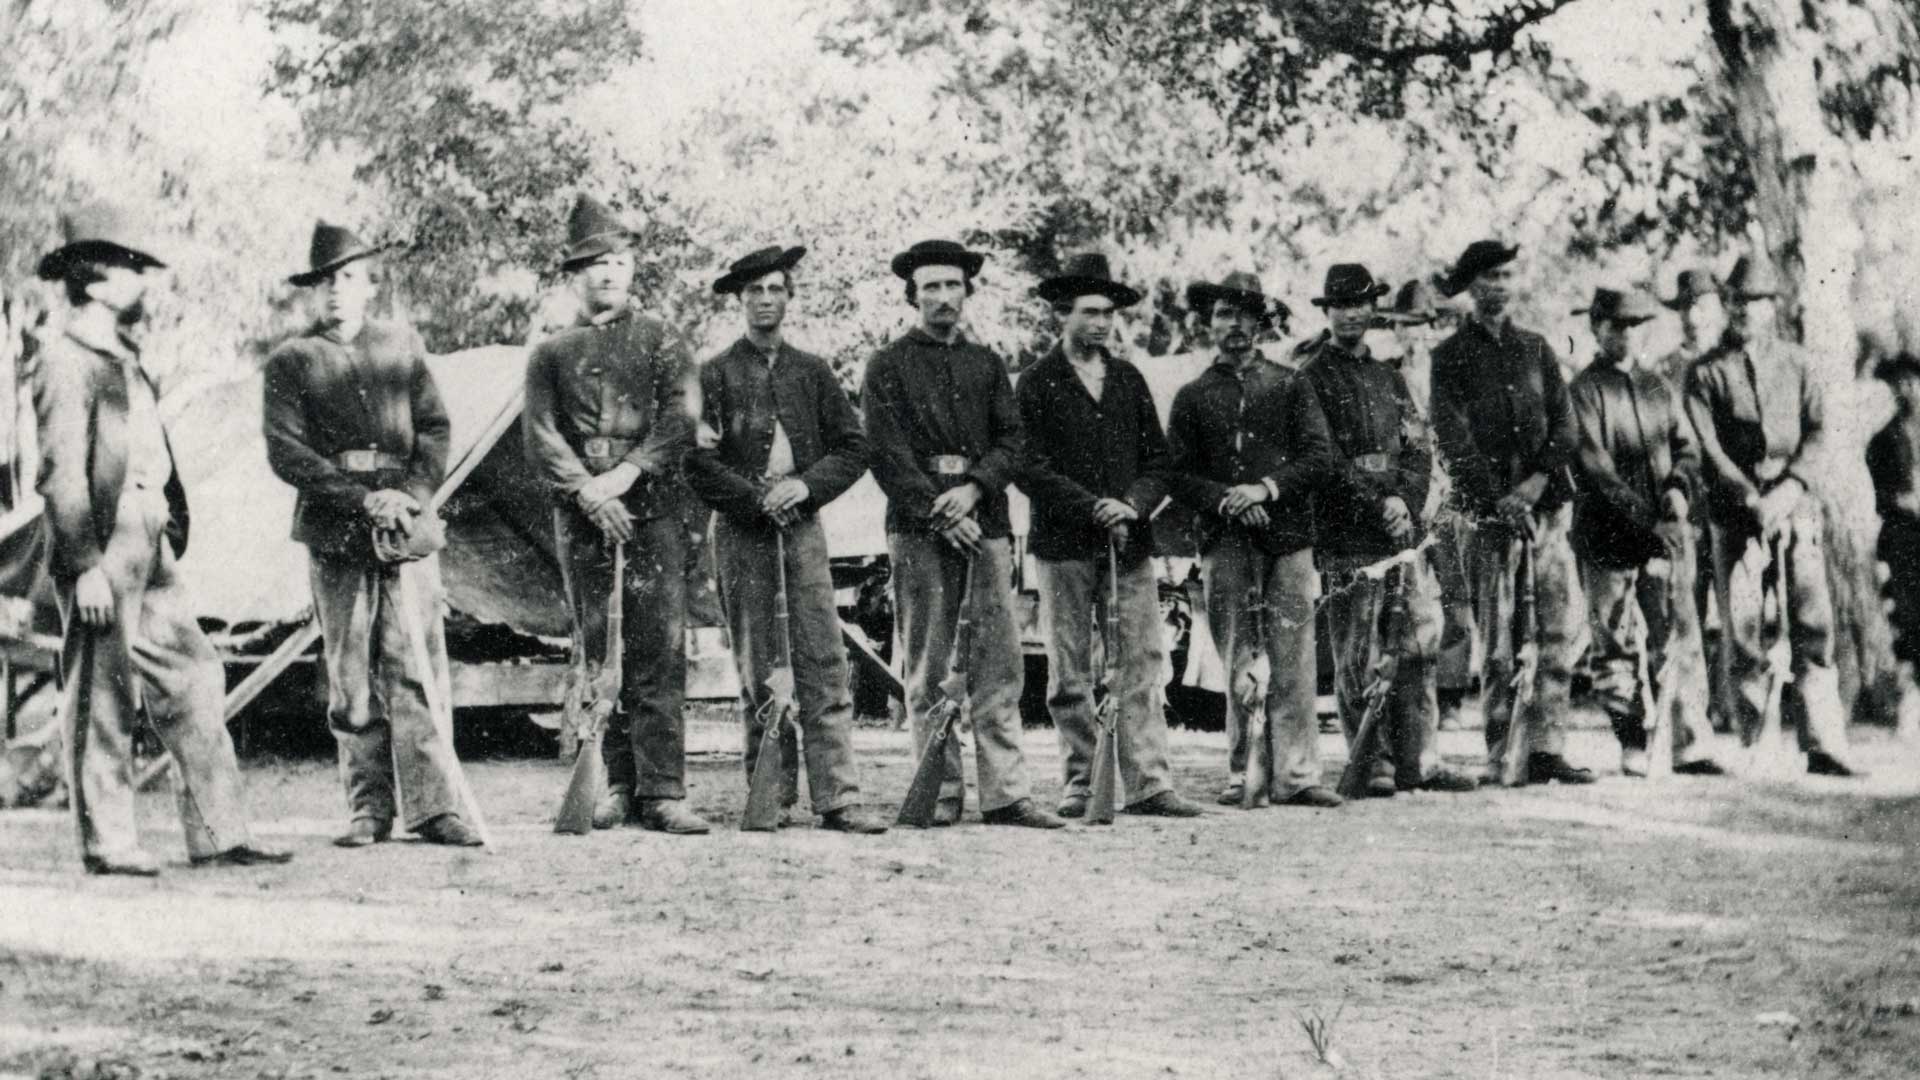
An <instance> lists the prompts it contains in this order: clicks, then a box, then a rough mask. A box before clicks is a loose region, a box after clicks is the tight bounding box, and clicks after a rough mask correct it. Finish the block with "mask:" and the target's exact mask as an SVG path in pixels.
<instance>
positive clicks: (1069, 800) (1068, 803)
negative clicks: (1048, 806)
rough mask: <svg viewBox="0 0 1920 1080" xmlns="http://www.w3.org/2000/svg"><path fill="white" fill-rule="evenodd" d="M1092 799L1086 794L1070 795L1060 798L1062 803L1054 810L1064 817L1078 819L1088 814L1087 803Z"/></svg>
mask: <svg viewBox="0 0 1920 1080" xmlns="http://www.w3.org/2000/svg"><path fill="white" fill-rule="evenodd" d="M1090 801H1092V800H1091V799H1090V798H1089V797H1088V796H1086V795H1069V796H1067V797H1066V798H1064V799H1061V800H1060V805H1059V806H1056V807H1054V808H1053V812H1054V813H1056V814H1059V815H1060V816H1061V817H1063V818H1073V819H1074V820H1076V821H1077V820H1079V819H1080V818H1083V817H1086V816H1087V803H1088V802H1090Z"/></svg>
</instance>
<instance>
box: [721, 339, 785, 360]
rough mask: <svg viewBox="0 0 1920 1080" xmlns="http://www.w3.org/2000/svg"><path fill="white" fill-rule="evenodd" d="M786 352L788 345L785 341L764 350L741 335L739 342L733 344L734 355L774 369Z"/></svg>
mask: <svg viewBox="0 0 1920 1080" xmlns="http://www.w3.org/2000/svg"><path fill="white" fill-rule="evenodd" d="M786 351H787V343H786V342H785V341H779V342H775V343H774V346H773V348H771V349H763V348H761V347H760V346H758V345H755V344H754V343H753V339H752V338H750V337H748V336H747V335H745V334H741V335H740V337H739V340H737V341H735V342H734V343H733V352H734V355H736V356H740V357H743V358H745V359H748V360H752V361H755V362H756V363H760V364H764V365H766V366H767V367H772V366H774V365H775V364H777V363H778V362H779V360H780V357H781V356H783V355H784V354H785V353H786Z"/></svg>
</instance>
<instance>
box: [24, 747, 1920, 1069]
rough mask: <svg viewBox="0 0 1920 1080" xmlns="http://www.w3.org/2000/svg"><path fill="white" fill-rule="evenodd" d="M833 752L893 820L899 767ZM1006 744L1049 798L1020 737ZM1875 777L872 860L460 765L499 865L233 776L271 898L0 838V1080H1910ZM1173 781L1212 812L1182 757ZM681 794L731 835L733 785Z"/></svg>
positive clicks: (1906, 941) (1910, 832)
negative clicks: (599, 808) (372, 832)
mask: <svg viewBox="0 0 1920 1080" xmlns="http://www.w3.org/2000/svg"><path fill="white" fill-rule="evenodd" d="M1865 737H1866V736H1863V738H1865ZM1478 738H1479V734H1478V732H1458V733H1450V734H1449V735H1448V736H1446V739H1447V742H1446V749H1447V751H1448V752H1449V755H1450V756H1451V757H1454V758H1455V759H1456V760H1458V761H1461V762H1467V761H1471V760H1472V758H1473V754H1474V749H1475V744H1476V742H1477V740H1478ZM696 742H697V743H704V744H705V745H730V742H731V736H730V734H729V733H727V732H724V731H713V730H709V731H707V732H706V733H705V737H704V740H696ZM857 742H858V745H859V748H860V749H861V751H863V752H864V754H865V762H866V771H865V780H866V783H867V787H868V789H869V791H870V792H872V793H874V795H875V796H877V801H881V802H886V803H889V804H891V803H893V802H895V801H897V799H898V797H899V795H900V793H901V792H902V791H903V790H904V788H905V786H906V781H907V773H908V769H909V763H908V755H907V746H906V739H905V736H904V735H903V734H900V733H896V732H893V731H888V730H875V729H868V730H862V731H861V732H860V733H859V738H858V740H857ZM1028 747H1029V750H1030V753H1031V757H1032V760H1033V761H1034V764H1035V767H1036V779H1037V780H1038V781H1039V784H1038V786H1039V789H1040V793H1041V794H1042V795H1043V796H1044V797H1047V798H1048V799H1049V800H1050V799H1051V797H1052V796H1053V795H1054V793H1055V784H1056V781H1055V779H1054V776H1055V769H1056V760H1057V758H1056V753H1055V749H1054V743H1053V736H1052V733H1051V732H1048V731H1030V732H1028ZM1324 750H1325V753H1326V760H1327V764H1328V766H1329V769H1331V768H1332V767H1333V766H1335V765H1337V763H1338V760H1339V755H1340V748H1339V740H1338V739H1337V738H1329V739H1327V740H1326V742H1325V745H1324ZM1574 751H1575V752H1574V756H1575V757H1576V758H1579V759H1582V760H1585V761H1587V762H1590V763H1593V764H1596V765H1604V764H1607V763H1610V762H1611V761H1612V758H1613V755H1612V752H1611V749H1610V746H1609V741H1608V740H1607V739H1606V738H1605V737H1604V735H1602V734H1601V733H1583V734H1582V735H1581V736H1580V737H1579V739H1578V741H1577V742H1576V745H1575V748H1574ZM1871 756H1872V757H1874V758H1876V759H1878V764H1879V766H1880V768H1879V772H1878V773H1877V776H1876V778H1875V779H1874V780H1872V781H1870V782H1868V783H1866V784H1856V785H1851V786H1849V785H1847V784H1843V783H1840V782H1835V781H1825V782H1823V781H1817V780H1804V781H1800V782H1797V783H1793V784H1784V785H1782V784H1775V785H1764V786H1763V785H1752V784H1745V783H1741V782H1737V781H1728V780H1721V781H1706V780H1688V779H1673V780H1669V781H1663V782H1659V783H1655V784H1649V783H1645V782H1634V781H1628V780H1625V779H1622V778H1619V777H1610V778H1609V779H1607V780H1605V781H1603V782H1602V783H1600V784H1598V785H1595V786H1593V787H1590V788H1585V789H1567V788H1560V787H1551V788H1533V789H1527V790H1524V791H1517V792H1507V791H1500V792H1488V793H1483V794H1477V795H1470V796H1439V795H1416V796H1412V797H1408V796H1402V797H1399V798H1395V799H1393V800H1390V801H1371V802H1368V803H1365V804H1362V805H1356V806H1350V807H1348V808H1345V809H1343V810H1339V811H1332V812H1325V811H1304V810H1291V809H1269V810H1260V811H1255V812H1251V813H1242V812H1239V811H1226V810H1222V811H1219V812H1217V813H1213V814H1209V815H1208V816H1207V817H1205V818H1203V819H1200V820H1198V821H1195V822H1177V823H1176V822H1165V821H1158V820H1149V819H1141V818H1133V817H1125V816H1123V817H1122V818H1121V819H1120V821H1119V823H1118V824H1117V825H1116V826H1115V827H1113V828H1111V829H1089V828H1083V827H1075V828H1072V829H1069V830H1067V831H1066V832H1065V833H1055V834H1036V833H1027V832H1021V831H1015V830H1003V829H996V828H985V827H982V826H980V825H979V824H977V823H976V822H972V821H970V822H969V823H967V824H964V825H963V826H961V827H959V828H956V829H947V830H939V831H934V832H927V833H918V832H912V831H905V832H894V833H891V834H889V835H887V836H884V837H879V838H873V839H865V838H861V839H856V838H850V837H844V836H840V835H836V834H829V833H823V832H819V831H816V830H814V829H812V828H810V827H799V828H795V829H791V830H788V831H785V832H783V833H781V834H778V835H776V836H745V835H741V834H738V833H735V832H732V831H731V830H730V829H727V830H723V831H721V832H718V833H716V834H715V835H713V836H709V837H706V838H668V837H663V836H659V835H655V834H650V833H642V832H638V831H633V830H620V831H618V832H614V833H605V834H599V835H596V836H594V837H590V838H564V837H555V836H553V835H551V834H550V833H549V832H548V828H547V821H548V815H549V814H550V812H551V809H552V803H553V802H554V800H555V799H557V797H558V795H559V792H560V790H561V788H562V786H563V785H564V783H565V774H564V771H563V770H562V769H561V768H560V767H559V766H558V765H556V764H554V763H551V762H542V761H508V762H490V763H486V764H482V765H479V766H476V767H474V768H473V770H472V777H473V782H474V786H475V787H476V789H477V790H478V792H479V796H480V798H481V800H482V801H483V803H484V804H485V805H486V806H487V808H488V809H489V812H490V816H491V818H492V824H493V827H494V830H495V832H496V833H497V834H498V840H499V849H500V850H499V851H498V852H497V853H496V854H484V853H467V852H449V851H445V850H439V849H430V848H425V847H421V846H418V845H415V844H411V843H394V844H388V845H385V846H382V847H379V848H375V849H371V850H368V851H364V852H344V851H338V850H335V849H334V848H332V847H330V846H327V845H326V843H325V838H326V837H327V836H328V835H329V834H330V833H331V831H332V830H333V829H335V828H336V827H337V826H338V821H337V820H336V815H337V813H338V795H337V791H336V789H335V786H334V783H333V774H332V770H331V768H330V767H329V766H328V765H326V764H324V763H321V762H294V763H273V764H268V765H262V766H259V767H255V768H252V769H250V770H249V781H250V783H251V787H252V797H253V803H254V806H255V810H256V814H257V816H258V817H259V818H260V819H261V821H262V822H263V823H264V829H263V831H264V833H265V834H266V835H267V836H268V837H270V838H272V839H273V840H274V841H276V842H279V843H284V844H287V845H290V846H292V847H294V848H296V849H297V850H298V852H299V859H298V860H297V861H296V862H295V863H294V864H292V865H291V866H289V867H285V868H272V869H264V870H247V871H207V872H195V871H189V870H187V869H186V868H185V867H184V866H173V867H170V868H169V873H168V874H167V875H166V876H164V877H162V878H161V879H159V881H158V882H157V883H150V882H139V881H125V880H97V879H88V878H85V877H84V876H82V875H81V874H80V873H79V871H78V866H77V859H76V858H75V857H74V855H73V853H72V850H71V838H70V834H69V826H68V823H67V821H66V819H65V817H64V815H62V814H58V813H51V812H38V811H24V812H9V813H5V814H0V1077H7V1076H13V1075H24V1076H36V1075H47V1076H55V1077H96V1076H98V1077H108V1076H113V1077H122V1076H136V1075H137V1076H142V1077H148V1078H151V1077H162V1076H170V1077H249V1078H252V1077H326V1076H337V1075H350V1076H356V1077H361V1076H364V1077H374V1076H389V1077H416V1076H436V1077H496V1076H497V1077H513V1078H519V1077H547V1076H555V1077H593V1076H599V1077H619V1076H633V1075H653V1076H670V1077H673V1076H684V1077H734V1076H748V1075H754V1076H815V1075H818V1076H828V1075H832V1076H837V1077H875V1078H879V1077H887V1078H897V1077H1029V1076H1033V1077H1054V1076H1060V1077H1068V1076H1090V1077H1092V1076H1099V1077H1136V1076H1138V1077H1151V1076H1188V1077H1220V1076H1234V1077H1256V1078H1262V1080H1265V1078H1276V1077H1298V1076H1314V1075H1328V1076H1331V1075H1348V1076H1360V1077H1374V1076H1379V1077H1454V1076H1457V1077H1476V1078H1481V1077H1542V1078H1544V1077H1641V1076H1716V1077H1746V1076H1787V1077H1811V1076H1842V1075H1854V1076H1889V1077H1893V1076H1912V1075H1914V1072H1915V1066H1914V1065H1913V1063H1914V1062H1916V1061H1920V1016H1916V1015H1914V1013H1915V1010H1916V1006H1920V846H1917V845H1920V757H1917V756H1916V754H1915V753H1914V751H1913V750H1912V749H1911V748H1909V747H1905V746H1900V745H1898V744H1894V743H1892V742H1890V741H1887V740H1884V739H1882V740H1878V741H1876V742H1875V743H1873V746H1872V753H1871ZM1175 757H1176V765H1177V767H1178V769H1179V772H1180V777H1181V782H1182V783H1183V785H1184V786H1185V787H1186V789H1187V790H1188V791H1189V792H1190V793H1192V794H1195V795H1197V796H1211V794H1212V793H1213V791H1214V790H1216V789H1217V787H1218V784H1219V781H1220V762H1221V759H1222V757H1223V753H1222V750H1221V740H1220V738H1219V737H1218V736H1202V735H1187V734H1178V735H1176V737H1175ZM692 780H693V792H692V798H693V802H694V805H695V806H696V808H698V809H699V810H701V811H702V812H704V813H707V814H709V815H710V816H713V817H715V818H716V819H719V820H723V821H725V822H726V823H727V824H728V825H731V824H732V823H733V822H735V821H737V813H738V810H737V804H738V803H739V802H740V800H741V797H742V792H741V784H740V781H739V777H738V762H737V759H728V758H726V757H724V756H722V755H714V754H709V755H701V756H700V758H699V759H698V760H697V761H696V763H695V765H694V769H693V777H692ZM166 810H167V806H166V804H165V803H164V801H163V800H161V799H160V798H157V797H150V798H149V800H148V802H147V804H146V805H145V806H144V807H143V812H144V813H146V814H147V815H148V819H147V820H148V822H149V823H150V824H151V826H152V831H151V832H149V834H148V842H149V844H150V845H151V846H153V847H154V849H155V850H162V845H168V846H169V847H170V854H171V857H172V858H173V859H174V860H176V861H178V860H179V859H180V853H179V850H178V840H177V837H176V836H174V835H173V834H172V833H171V832H170V831H169V829H170V825H169V824H168V820H167V814H166ZM1314 1015H1319V1016H1321V1017H1325V1018H1328V1019H1332V1020H1333V1026H1332V1042H1333V1049H1334V1051H1335V1052H1336V1055H1337V1057H1338V1058H1339V1059H1340V1060H1341V1061H1342V1062H1343V1063H1344V1068H1343V1069H1341V1070H1339V1071H1338V1072H1337V1073H1336V1071H1335V1070H1334V1069H1332V1068H1330V1067H1328V1066H1326V1065H1324V1064H1322V1063H1321V1062H1319V1061H1318V1060H1317V1059H1316V1057H1315V1055H1314V1053H1313V1051H1312V1048H1311V1046H1310V1044H1309V1041H1308V1039H1307V1036H1306V1035H1305V1033H1304V1031H1303V1029H1302V1026H1301V1022H1300V1018H1301V1017H1303V1016H1304V1017H1309V1018H1311V1017H1312V1016H1314ZM1336 1015H1337V1019H1336Z"/></svg>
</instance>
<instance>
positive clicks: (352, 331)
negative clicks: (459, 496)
mask: <svg viewBox="0 0 1920 1080" xmlns="http://www.w3.org/2000/svg"><path fill="white" fill-rule="evenodd" d="M382 250H383V249H382V248H380V247H375V246H370V245H367V244H364V243H362V242H361V241H360V240H359V238H358V237H356V236H354V235H353V233H351V232H349V231H347V230H346V229H343V228H340V227H338V226H334V225H329V224H327V223H326V222H324V221H322V222H319V223H318V224H316V225H315V226H314V229H313V241H312V244H311V245H310V247H309V251H308V258H307V264H308V268H307V269H306V270H304V271H302V272H300V273H297V274H294V275H293V276H292V277H289V278H288V279H287V281H288V283H289V284H292V285H295V286H298V287H300V288H303V289H311V290H313V295H314V297H315V300H316V308H317V311H316V312H315V321H314V324H313V325H312V326H311V327H310V328H309V329H308V331H307V333H306V334H304V335H303V336H301V337H298V338H294V339H293V340H291V341H288V342H286V343H285V344H283V345H281V346H280V347H279V348H277V349H275V350H274V352H273V355H272V356H271V357H269V358H268V360H267V369H266V378H265V382H264V387H263V397H264V401H263V404H262V417H263V425H262V426H263V428H264V431H265V434H266V441H267V462H268V464H270V465H271V466H272V467H273V473H274V475H275V476H278V477H279V478H280V479H282V480H284V481H286V482H287V483H289V484H291V485H293V487H294V488H295V489H296V490H297V491H298V492H299V493H300V494H299V499H298V501H297V502H296V503H295V505H294V512H293V539H294V540H296V541H298V542H300V543H302V544H305V545H306V546H307V558H308V565H309V579H310V581H311V583H312V588H313V608H314V614H315V616H316V617H317V618H318V619H319V620H320V632H321V638H322V642H323V645H324V648H325V652H326V664H327V723H328V726H329V727H330V728H332V729H333V737H334V741H335V742H336V744H337V745H338V747H339V756H340V777H341V780H342V781H343V782H344V784H345V785H346V795H347V813H348V819H349V820H348V826H347V831H346V832H345V833H344V834H342V835H341V836H339V837H337V838H336V839H335V840H334V843H335V844H337V845H339V846H340V847H348V848H354V847H366V846H367V845H370V844H376V843H380V842H383V841H385V840H386V839H387V838H388V837H389V836H391V835H392V833H393V818H394V813H395V808H396V801H395V789H396V788H397V789H398V795H399V805H402V806H404V807H405V809H406V827H407V829H408V830H409V831H412V832H414V833H416V834H418V835H419V836H420V838H421V839H423V840H426V841H427V842H429V843H434V844H453V845H459V846H471V845H477V844H479V843H480V837H479V835H478V834H477V833H476V832H475V831H474V829H473V825H472V823H470V822H467V821H465V820H463V819H462V818H461V816H460V810H461V802H460V795H459V792H460V781H459V777H458V775H457V774H458V772H459V769H460V762H459V760H458V759H457V758H456V757H455V756H454V751H453V745H452V742H451V740H450V739H449V738H447V737H445V736H443V735H442V733H441V730H440V726H439V722H438V720H437V719H436V717H435V716H434V714H433V709H434V707H435V705H434V704H430V702H437V701H438V700H439V698H438V695H437V694H435V693H434V692H433V691H432V690H430V689H429V687H430V686H432V687H440V686H446V685H447V679H448V672H447V643H446V630H445V626H444V624H443V623H442V621H441V615H440V607H441V598H442V597H441V592H442V590H441V585H440V567H439V561H438V559H436V558H435V557H434V555H433V552H434V551H435V550H437V548H438V547H439V536H440V530H439V527H438V524H437V521H436V519H435V515H434V511H433V509H432V508H431V505H430V504H431V501H432V499H433V493H434V489H436V488H438V487H439V486H440V481H441V480H443V479H445V476H446V470H447V442H448V438H449V434H450V425H449V423H448V421H447V410H446V408H445V407H444V406H442V405H441V403H440V391H439V389H438V387H436V386H435V385H434V381H433V374H432V372H430V371H428V370H427V365H426V362H425V356H426V346H425V345H424V344H423V343H422V342H421V340H420V335H419V334H418V333H416V332H415V331H414V329H413V328H412V327H411V326H407V325H406V324H404V323H398V322H380V321H371V320H369V319H368V318H367V307H368V305H369V304H370V303H371V302H372V301H373V297H374V293H375V291H376V290H377V289H378V288H379V283H378V278H377V276H376V272H375V271H376V266H377V263H378V259H377V257H378V256H379V254H380V252H381V251H382ZM376 534H378V535H379V536H380V542H379V543H376V542H375V541H376ZM422 658H424V661H425V664H426V665H427V666H426V667H425V668H424V669H423V668H422V666H421V662H422Z"/></svg>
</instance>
